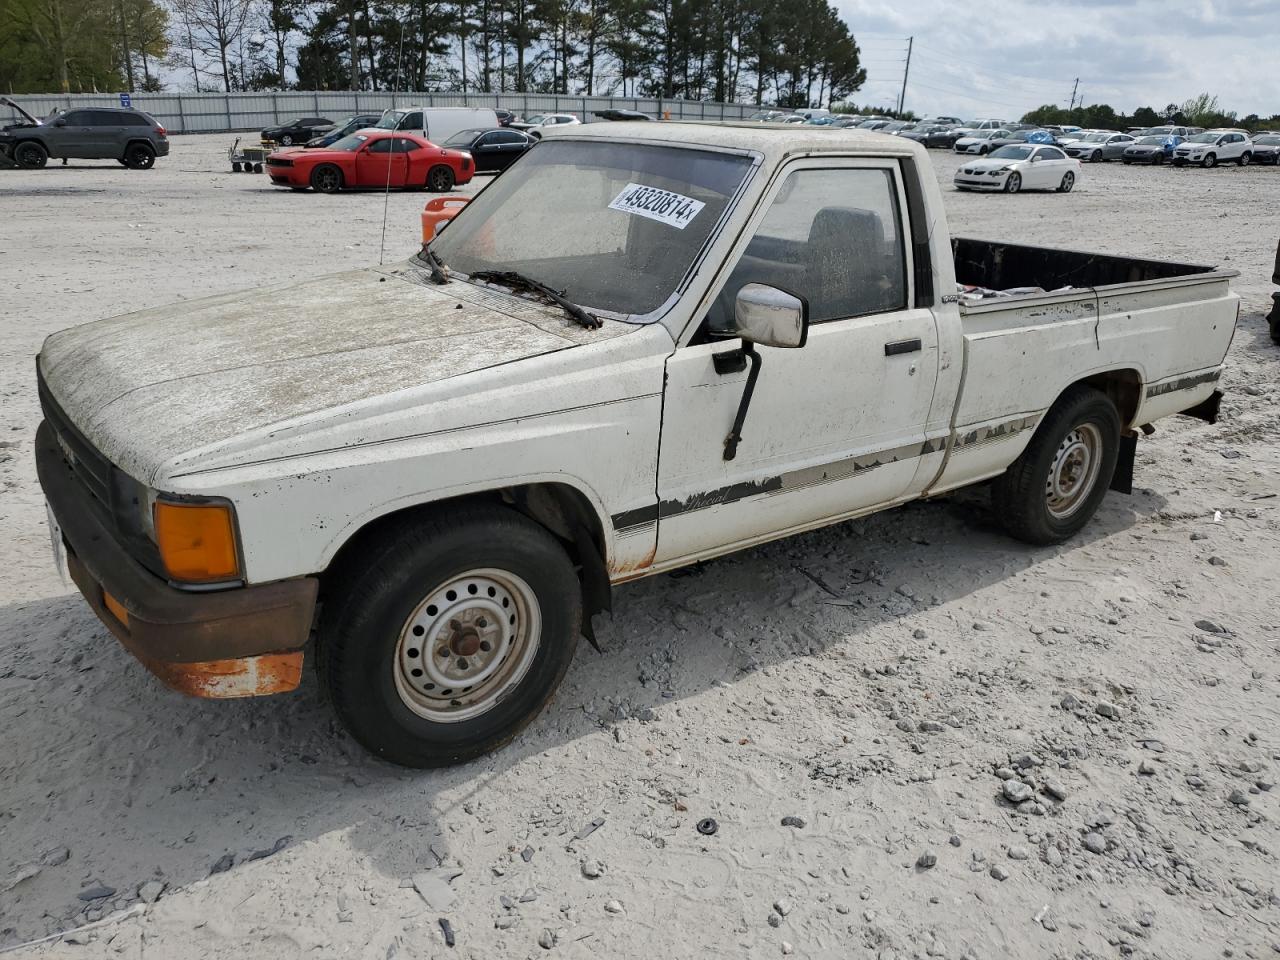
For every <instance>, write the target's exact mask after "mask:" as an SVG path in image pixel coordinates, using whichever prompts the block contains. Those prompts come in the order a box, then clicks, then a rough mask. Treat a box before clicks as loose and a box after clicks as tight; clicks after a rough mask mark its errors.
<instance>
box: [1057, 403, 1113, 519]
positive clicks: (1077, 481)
mask: <svg viewBox="0 0 1280 960" xmlns="http://www.w3.org/2000/svg"><path fill="white" fill-rule="evenodd" d="M1101 469H1102V431H1101V430H1099V429H1098V428H1097V427H1096V426H1095V425H1094V424H1092V423H1082V424H1080V425H1078V426H1076V427H1075V428H1073V429H1072V430H1071V431H1070V432H1068V433H1067V435H1066V436H1065V437H1063V438H1062V442H1061V443H1060V444H1058V449H1057V451H1056V452H1055V453H1054V455H1053V462H1052V463H1051V464H1049V476H1048V477H1047V478H1046V479H1045V487H1044V496H1045V506H1046V507H1047V508H1048V510H1049V516H1051V517H1053V518H1054V519H1055V520H1065V519H1066V518H1067V517H1070V516H1071V515H1072V514H1073V513H1075V512H1076V511H1077V510H1079V509H1080V507H1081V506H1082V505H1083V504H1084V502H1085V500H1086V499H1088V497H1089V494H1090V492H1092V490H1093V488H1094V485H1095V484H1096V483H1097V481H1098V473H1099V471H1100V470H1101Z"/></svg>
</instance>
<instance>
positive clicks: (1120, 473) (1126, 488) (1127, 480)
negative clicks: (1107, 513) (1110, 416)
mask: <svg viewBox="0 0 1280 960" xmlns="http://www.w3.org/2000/svg"><path fill="white" fill-rule="evenodd" d="M1137 456H1138V435H1137V434H1136V433H1126V434H1125V435H1124V436H1122V437H1121V438H1120V453H1119V455H1118V456H1117V457H1116V472H1115V473H1113V474H1112V475H1111V489H1112V490H1114V491H1115V492H1116V493H1126V494H1127V493H1133V461H1134V460H1135V459H1136V458H1137Z"/></svg>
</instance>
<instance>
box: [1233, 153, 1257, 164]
mask: <svg viewBox="0 0 1280 960" xmlns="http://www.w3.org/2000/svg"><path fill="white" fill-rule="evenodd" d="M1252 159H1253V154H1252V153H1250V152H1249V151H1248V150H1246V151H1245V152H1244V153H1242V154H1240V159H1239V160H1237V161H1236V162H1237V163H1238V164H1240V166H1242V167H1247V166H1248V165H1249V161H1250V160H1252Z"/></svg>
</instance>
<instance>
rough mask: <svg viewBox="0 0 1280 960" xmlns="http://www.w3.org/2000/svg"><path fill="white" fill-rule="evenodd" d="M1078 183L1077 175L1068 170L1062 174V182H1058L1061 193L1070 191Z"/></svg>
mask: <svg viewBox="0 0 1280 960" xmlns="http://www.w3.org/2000/svg"><path fill="white" fill-rule="evenodd" d="M1075 185H1076V175H1075V174H1074V173H1072V172H1071V171H1070V170H1068V171H1067V172H1066V173H1064V174H1063V175H1062V182H1061V183H1060V184H1058V192H1059V193H1070V192H1071V188H1072V187H1074V186H1075Z"/></svg>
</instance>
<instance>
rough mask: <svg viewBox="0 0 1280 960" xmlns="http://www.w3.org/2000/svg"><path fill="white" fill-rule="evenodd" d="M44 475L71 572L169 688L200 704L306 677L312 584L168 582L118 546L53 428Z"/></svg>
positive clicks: (276, 688) (44, 447)
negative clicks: (211, 586) (209, 588)
mask: <svg viewBox="0 0 1280 960" xmlns="http://www.w3.org/2000/svg"><path fill="white" fill-rule="evenodd" d="M36 470H37V472H38V473H39V475H40V485H41V487H43V488H44V493H45V497H46V498H47V499H48V501H49V507H50V509H51V510H52V511H53V515H54V516H55V517H56V518H57V520H58V523H59V525H60V526H61V527H62V536H63V541H64V543H65V545H66V548H67V565H68V567H69V569H70V572H71V578H72V579H73V580H74V581H75V584H76V586H77V587H79V588H80V592H81V593H82V594H84V598H85V599H86V600H87V601H88V602H89V606H90V607H92V608H93V612H94V613H96V614H97V615H98V618H99V619H100V620H102V622H103V623H104V624H105V625H106V626H107V628H108V629H109V630H110V631H111V632H112V633H113V634H114V635H115V637H116V639H118V640H119V641H120V642H121V643H122V644H123V645H124V647H125V648H126V649H127V650H128V651H129V652H130V653H132V654H133V655H134V656H135V657H137V658H138V660H140V661H141V662H142V664H143V665H144V666H146V667H147V669H148V670H150V671H151V672H152V673H154V674H155V675H156V676H157V677H159V678H160V679H161V680H163V681H164V682H165V683H166V684H167V685H168V686H170V687H172V688H173V689H175V690H179V691H181V692H182V693H187V694H191V695H193V696H198V697H251V696H258V695H262V694H268V693H282V692H284V691H286V690H292V689H294V688H295V687H297V685H298V683H299V681H300V680H301V677H302V648H303V646H304V645H305V643H306V641H307V637H308V635H309V634H310V631H311V620H312V616H313V615H314V612H315V603H316V591H317V588H318V581H317V580H316V579H315V578H314V577H301V578H298V579H296V580H282V581H280V582H277V583H268V584H263V585H261V586H252V587H237V588H234V589H230V590H219V591H214V592H205V593H198V592H189V591H186V590H179V589H177V588H175V587H172V586H170V585H169V584H167V583H165V582H164V581H163V580H161V579H160V578H159V577H157V576H155V575H154V574H152V573H151V572H150V571H149V570H147V569H146V568H144V567H143V566H142V565H141V564H140V563H138V561H137V560H135V559H134V558H133V557H132V556H131V555H130V554H129V552H128V551H127V550H126V549H125V548H124V547H123V546H122V545H121V544H120V543H119V542H118V541H117V539H116V537H115V536H114V534H113V531H112V530H111V529H110V527H109V526H108V524H107V523H106V522H104V520H103V518H102V517H101V516H100V515H99V513H98V511H96V510H95V509H93V507H92V506H91V505H90V504H89V503H87V502H86V498H87V497H88V496H89V494H88V492H87V491H86V490H85V488H84V486H83V485H82V484H81V483H80V482H79V481H78V480H77V478H76V476H75V474H74V473H73V472H72V470H71V468H70V466H68V464H67V462H66V460H65V459H64V457H63V454H62V449H61V447H60V446H59V445H58V441H57V439H56V437H55V436H54V433H53V430H52V429H51V428H50V427H49V425H48V424H47V423H44V424H41V425H40V429H39V431H38V432H37V433H36Z"/></svg>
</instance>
